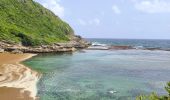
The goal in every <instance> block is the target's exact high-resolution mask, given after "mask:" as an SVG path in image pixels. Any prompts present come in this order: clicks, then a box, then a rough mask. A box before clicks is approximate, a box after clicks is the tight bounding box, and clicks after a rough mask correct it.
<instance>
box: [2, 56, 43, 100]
mask: <svg viewBox="0 0 170 100" xmlns="http://www.w3.org/2000/svg"><path fill="white" fill-rule="evenodd" d="M33 56H36V54H11V53H0V98H1V99H3V100H11V99H14V100H35V99H37V97H36V96H37V87H36V85H37V82H38V80H39V79H40V74H39V73H38V72H36V71H34V70H32V69H30V68H29V67H27V66H24V65H23V64H22V63H21V62H23V61H25V60H27V59H29V58H31V57H33Z"/></svg>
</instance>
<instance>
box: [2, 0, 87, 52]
mask: <svg viewBox="0 0 170 100" xmlns="http://www.w3.org/2000/svg"><path fill="white" fill-rule="evenodd" d="M88 45H89V44H88V43H87V42H86V41H85V40H83V39H82V38H81V37H80V36H75V35H74V31H73V29H72V28H71V27H70V26H69V24H67V23H66V22H64V21H62V20H61V19H60V18H59V17H58V16H56V15H55V14H53V13H52V12H51V11H49V10H48V9H46V8H44V7H43V6H41V5H40V4H38V3H36V2H34V1H33V0H0V51H1V52H2V51H12V52H14V53H15V52H16V53H17V52H36V53H44V52H58V51H74V50H75V49H76V48H85V47H87V46H88Z"/></svg>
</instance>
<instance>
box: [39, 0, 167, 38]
mask: <svg viewBox="0 0 170 100" xmlns="http://www.w3.org/2000/svg"><path fill="white" fill-rule="evenodd" d="M36 1H37V2H39V3H40V4H42V5H43V6H44V7H46V8H48V9H50V10H51V11H53V12H54V13H55V14H56V15H58V16H60V18H62V19H63V20H64V21H66V22H68V23H69V24H70V25H71V26H72V27H73V29H74V30H75V33H76V34H78V35H81V36H83V37H86V38H138V39H141V38H142V39H170V0H36Z"/></svg>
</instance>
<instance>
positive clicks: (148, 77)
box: [24, 39, 170, 100]
mask: <svg viewBox="0 0 170 100" xmlns="http://www.w3.org/2000/svg"><path fill="white" fill-rule="evenodd" d="M88 40H89V41H91V42H97V43H101V44H107V45H128V46H136V47H143V48H161V49H163V50H159V49H158V50H153V51H150V50H81V51H77V52H74V53H57V54H43V55H38V56H36V57H33V58H32V59H29V60H27V61H25V62H24V63H25V64H26V65H27V66H29V67H31V68H32V69H34V70H36V71H38V72H40V73H42V75H43V76H42V78H41V79H40V81H39V83H38V96H39V97H40V100H135V97H136V96H138V95H140V94H149V93H151V92H153V91H155V92H157V93H158V94H166V92H165V91H164V89H163V87H164V86H165V84H166V82H168V81H170V51H164V49H166V50H168V49H170V40H135V39H133V40H130V39H88Z"/></svg>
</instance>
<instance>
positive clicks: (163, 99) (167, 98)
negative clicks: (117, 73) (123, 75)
mask: <svg viewBox="0 0 170 100" xmlns="http://www.w3.org/2000/svg"><path fill="white" fill-rule="evenodd" d="M165 90H166V91H167V93H168V94H167V95H164V96H158V95H157V94H156V93H152V94H151V95H149V96H146V95H142V96H139V97H137V98H136V100H170V82H168V83H167V86H166V87H165Z"/></svg>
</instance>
